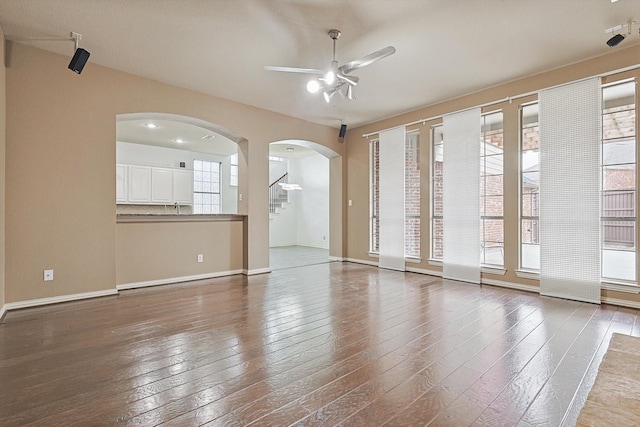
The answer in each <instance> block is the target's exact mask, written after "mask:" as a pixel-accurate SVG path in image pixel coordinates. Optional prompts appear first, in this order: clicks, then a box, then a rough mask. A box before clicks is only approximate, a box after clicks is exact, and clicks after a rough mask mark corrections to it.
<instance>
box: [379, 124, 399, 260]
mask: <svg viewBox="0 0 640 427" xmlns="http://www.w3.org/2000/svg"><path fill="white" fill-rule="evenodd" d="M404 134H405V128H404V127H399V128H394V129H390V130H388V131H384V132H380V166H379V168H380V193H379V195H378V197H379V200H380V248H379V250H378V252H379V258H378V266H379V267H381V268H389V269H392V270H402V271H404V269H405V266H404Z"/></svg>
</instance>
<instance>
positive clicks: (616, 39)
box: [605, 20, 636, 48]
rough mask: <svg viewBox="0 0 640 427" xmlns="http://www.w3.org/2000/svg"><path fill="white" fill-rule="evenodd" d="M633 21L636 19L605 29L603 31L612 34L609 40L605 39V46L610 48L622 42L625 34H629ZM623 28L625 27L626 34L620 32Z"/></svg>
mask: <svg viewBox="0 0 640 427" xmlns="http://www.w3.org/2000/svg"><path fill="white" fill-rule="evenodd" d="M635 23H636V21H634V20H630V21H629V22H627V23H626V24H620V25H616V26H615V27H612V28H608V29H606V30H605V33H607V34H613V36H612V37H611V38H610V39H609V40H607V46H609V47H611V48H614V47H616V46H618V45H619V44H620V43H622V41H623V40H624V39H625V38H626V37H627V36H630V35H631V28H632V27H633V24H635ZM625 29H626V34H622V33H621V32H620V31H621V30H623V31H624V30H625Z"/></svg>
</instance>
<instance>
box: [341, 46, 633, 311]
mask: <svg viewBox="0 0 640 427" xmlns="http://www.w3.org/2000/svg"><path fill="white" fill-rule="evenodd" d="M638 58H640V46H635V47H631V48H627V49H623V50H616V51H612V52H611V53H609V54H607V55H604V56H601V57H597V58H594V59H591V60H588V61H584V62H581V63H577V64H574V65H570V66H567V67H563V68H560V69H556V70H553V71H550V72H546V73H542V74H538V75H535V76H531V77H528V78H524V79H521V80H517V81H513V82H509V83H505V84H502V85H498V86H495V87H492V88H489V89H485V90H482V91H479V92H476V93H473V94H469V95H467V96H463V97H460V98H456V99H452V100H449V101H446V102H442V103H439V104H435V105H430V106H427V107H424V108H421V109H419V110H416V111H412V112H410V113H406V114H402V115H399V116H397V117H392V118H389V119H386V120H382V121H379V122H376V123H371V124H368V125H366V126H362V127H359V128H353V129H350V130H349V132H348V138H349V144H348V146H347V170H348V172H349V173H348V179H347V190H346V191H347V193H346V199H352V200H353V206H352V207H347V208H345V209H346V210H347V215H346V217H347V223H346V228H347V251H346V253H347V255H346V256H347V257H348V258H351V259H359V260H365V261H370V262H377V259H376V258H372V257H369V256H368V249H369V246H368V244H369V165H368V161H369V143H368V141H369V140H368V139H366V138H364V137H362V135H363V134H368V133H372V132H377V131H380V130H383V129H387V128H392V127H396V126H401V125H404V124H405V123H411V122H413V121H418V120H421V119H426V118H430V117H437V116H442V115H444V114H447V113H451V112H454V111H458V110H461V109H465V108H470V107H475V106H478V105H482V104H485V103H489V102H494V101H497V100H501V99H505V98H508V97H515V96H518V95H521V94H525V93H529V92H533V91H537V90H540V89H544V88H547V87H551V86H554V85H558V84H562V83H566V82H570V81H574V80H577V79H581V78H585V77H590V76H594V75H598V74H602V73H607V72H610V71H614V70H619V69H623V68H624V67H630V66H635V65H636V64H638ZM622 76H624V77H635V78H637V79H638V80H640V71H638V70H635V71H632V72H627V73H624V74H623V75H622ZM609 80H611V78H609ZM533 99H535V96H529V97H527V98H523V99H518V100H514V101H513V102H508V101H507V102H502V103H500V104H496V105H493V106H491V107H486V108H484V111H485V112H487V111H494V110H497V109H502V110H503V113H504V123H505V126H504V140H505V145H504V156H505V159H504V161H505V170H504V173H505V180H504V181H505V186H504V204H505V211H504V227H505V267H506V269H507V273H506V274H505V275H504V276H501V275H491V274H483V277H484V278H488V279H493V280H501V281H506V282H512V283H518V284H524V285H533V286H538V282H537V281H534V280H528V279H521V278H518V277H517V276H516V274H515V270H516V269H517V267H518V229H519V227H518V215H519V212H518V203H519V201H518V182H519V176H518V170H519V167H518V162H519V160H518V152H519V148H518V144H519V135H518V134H519V130H518V108H519V105H520V104H521V103H523V102H527V101H531V100H533ZM438 123H441V119H434V120H431V121H427V122H426V123H425V124H424V125H422V124H418V125H414V126H413V127H412V128H415V126H419V127H420V153H421V154H420V156H421V157H420V160H421V164H422V167H421V175H422V176H421V194H422V198H421V218H422V221H421V230H420V231H421V252H422V262H421V263H420V264H417V265H414V264H411V265H410V266H411V267H417V268H420V269H424V270H436V271H439V270H441V268H439V267H437V266H432V265H429V263H428V262H427V259H428V257H429V252H430V241H429V236H430V229H429V226H430V223H429V218H430V206H429V200H430V185H431V180H430V165H431V150H430V144H431V135H430V131H431V126H433V125H435V124H438ZM636 126H637V123H636ZM372 138H376V136H375V135H374V136H373V137H372ZM639 265H640V264H639ZM603 295H605V296H609V297H614V298H618V299H627V300H629V301H632V300H633V301H637V302H638V301H640V298H639V297H638V296H637V295H634V296H631V295H630V294H625V293H620V292H611V291H609V292H608V293H607V291H603Z"/></svg>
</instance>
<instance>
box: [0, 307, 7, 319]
mask: <svg viewBox="0 0 640 427" xmlns="http://www.w3.org/2000/svg"><path fill="white" fill-rule="evenodd" d="M6 313H7V305H6V304H5V305H3V306H2V307H0V323H2V320H3V319H4V315H5V314H6Z"/></svg>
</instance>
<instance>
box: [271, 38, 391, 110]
mask: <svg viewBox="0 0 640 427" xmlns="http://www.w3.org/2000/svg"><path fill="white" fill-rule="evenodd" d="M328 34H329V37H330V38H331V40H333V59H332V60H331V65H330V66H329V69H328V70H316V69H313V68H292V67H274V66H270V65H266V66H265V67H264V69H265V70H268V71H284V72H287V73H304V74H315V75H316V76H317V77H316V78H314V79H313V80H310V81H309V83H307V90H308V91H309V92H310V93H316V92H318V91H319V90H320V89H322V94H323V96H324V100H325V101H326V102H327V103H329V102H330V101H331V99H332V98H333V96H334V95H335V94H336V93H338V92H340V93H341V94H342V95H344V97H345V98H347V99H350V100H353V99H355V97H354V96H353V87H354V86H355V85H357V84H358V81H360V78H359V77H356V76H351V75H349V73H351V72H352V71H355V70H357V69H360V68H362V67H366V66H367V65H370V64H373V63H374V62H376V61H378V60H380V59H382V58H386V57H387V56H389V55H393V54H394V53H395V52H396V48H395V47H393V46H387V47H385V48H382V49H380V50H377V51H375V52H373V53H370V54H369V55H367V56H364V57H362V58H360V59H355V60H353V61H351V62H348V63H346V64H344V65H342V66H340V67H338V61H336V40H338V38H339V37H340V34H342V33H340V30H335V29H333V30H329V33H328Z"/></svg>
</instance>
